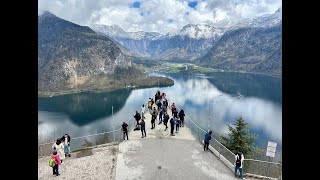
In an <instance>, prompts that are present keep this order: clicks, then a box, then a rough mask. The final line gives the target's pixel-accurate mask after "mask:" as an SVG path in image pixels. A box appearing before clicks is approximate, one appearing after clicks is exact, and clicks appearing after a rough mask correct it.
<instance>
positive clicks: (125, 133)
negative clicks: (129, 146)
mask: <svg viewBox="0 0 320 180" xmlns="http://www.w3.org/2000/svg"><path fill="white" fill-rule="evenodd" d="M126 135H127V140H129V138H128V131H123V140H125V139H126Z"/></svg>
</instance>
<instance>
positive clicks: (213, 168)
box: [116, 109, 236, 180]
mask: <svg viewBox="0 0 320 180" xmlns="http://www.w3.org/2000/svg"><path fill="white" fill-rule="evenodd" d="M168 111H169V115H170V117H171V111H170V109H168ZM145 121H146V133H147V138H141V131H133V130H132V131H130V132H129V140H128V141H127V140H125V141H123V142H121V143H120V144H119V152H118V158H117V167H116V180H131V179H132V180H134V179H140V180H144V179H146V180H149V179H156V180H157V179H159V180H163V179H174V180H179V179H183V180H187V179H192V180H194V179H199V180H200V179H217V180H221V179H225V180H229V179H230V180H233V179H236V178H235V177H233V173H232V171H231V170H230V169H228V168H227V167H226V165H225V164H223V163H222V162H221V161H220V160H219V159H218V158H217V157H216V156H215V155H214V154H213V153H211V152H204V151H203V145H202V144H201V143H200V142H199V141H197V140H196V139H195V137H194V136H193V135H192V133H191V131H190V129H188V128H187V127H186V126H185V127H181V128H180V131H179V132H178V133H175V136H170V123H168V127H169V128H168V129H167V131H164V129H165V128H164V127H165V126H164V125H163V124H161V125H158V123H157V121H156V128H155V129H151V115H150V114H149V113H148V112H147V113H145Z"/></svg>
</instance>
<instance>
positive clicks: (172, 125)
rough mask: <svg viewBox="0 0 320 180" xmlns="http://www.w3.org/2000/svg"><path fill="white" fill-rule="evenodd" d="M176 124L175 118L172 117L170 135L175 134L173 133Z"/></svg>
mask: <svg viewBox="0 0 320 180" xmlns="http://www.w3.org/2000/svg"><path fill="white" fill-rule="evenodd" d="M174 124H175V120H174V118H173V117H172V118H171V119H170V125H171V126H170V135H171V136H175V135H174V134H173V131H174Z"/></svg>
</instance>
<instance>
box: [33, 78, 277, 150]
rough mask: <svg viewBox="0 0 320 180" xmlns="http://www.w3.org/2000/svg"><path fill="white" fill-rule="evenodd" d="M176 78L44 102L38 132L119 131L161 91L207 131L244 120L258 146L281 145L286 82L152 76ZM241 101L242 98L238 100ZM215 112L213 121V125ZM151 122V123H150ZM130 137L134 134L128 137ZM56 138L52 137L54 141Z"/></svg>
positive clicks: (74, 134)
mask: <svg viewBox="0 0 320 180" xmlns="http://www.w3.org/2000/svg"><path fill="white" fill-rule="evenodd" d="M150 75H157V76H166V77H169V78H171V79H173V80H174V83H175V84H174V86H171V87H163V88H147V89H134V90H127V89H124V90H119V91H114V92H109V93H80V94H72V95H63V96H57V97H51V98H50V97H48V98H39V99H38V101H39V104H38V117H39V120H38V133H39V134H41V135H42V136H47V137H61V136H62V135H63V134H64V133H66V132H67V133H69V134H70V135H71V137H79V136H84V135H89V134H95V133H100V132H104V131H111V130H112V106H113V108H114V123H115V126H116V128H119V127H120V125H121V124H122V122H123V121H126V120H128V119H129V118H130V117H131V116H132V115H133V114H134V113H135V110H136V109H138V108H139V107H140V106H141V105H142V104H143V103H145V104H146V103H147V101H148V98H149V97H153V98H154V94H155V92H156V90H157V89H159V90H160V91H161V93H162V92H165V93H166V94H167V97H168V98H169V99H170V101H171V102H175V104H176V105H177V106H178V107H179V108H182V109H184V111H185V113H186V115H188V116H189V117H191V119H192V120H193V121H195V122H197V123H198V125H200V127H202V128H203V129H208V127H209V128H210V129H213V131H214V132H215V133H217V134H226V133H228V127H227V124H232V123H233V121H234V120H235V118H237V117H239V116H241V117H242V118H243V119H245V120H246V122H248V123H249V124H250V126H251V132H252V133H256V134H257V135H258V137H257V139H256V141H255V144H256V145H258V146H260V147H262V148H263V149H265V148H266V146H267V142H268V141H273V142H277V143H278V147H277V150H279V151H281V149H282V148H281V146H282V145H281V144H282V82H281V81H282V80H281V78H273V77H268V76H263V75H254V74H243V73H226V72H223V73H211V74H209V75H206V76H204V75H186V74H174V73H168V74H167V73H166V74H164V73H151V74H150ZM238 97H240V98H238ZM209 111H210V121H209ZM147 123H149V120H147ZM129 136H130V135H129ZM53 139H54V138H52V140H53Z"/></svg>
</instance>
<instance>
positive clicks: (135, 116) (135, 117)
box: [133, 111, 141, 127]
mask: <svg viewBox="0 0 320 180" xmlns="http://www.w3.org/2000/svg"><path fill="white" fill-rule="evenodd" d="M133 117H134V119H135V120H136V122H137V124H136V127H138V125H139V120H140V119H141V116H140V114H139V113H138V111H136V114H135V115H134V116H133Z"/></svg>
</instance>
